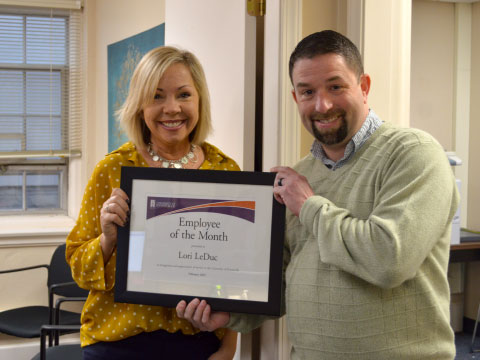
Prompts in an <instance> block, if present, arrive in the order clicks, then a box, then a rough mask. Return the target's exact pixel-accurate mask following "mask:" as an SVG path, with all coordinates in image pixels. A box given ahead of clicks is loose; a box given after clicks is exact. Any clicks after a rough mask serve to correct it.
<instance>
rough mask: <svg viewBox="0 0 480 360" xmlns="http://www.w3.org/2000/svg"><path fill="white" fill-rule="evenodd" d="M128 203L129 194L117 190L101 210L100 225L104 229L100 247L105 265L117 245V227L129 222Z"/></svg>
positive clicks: (113, 191) (114, 190)
mask: <svg viewBox="0 0 480 360" xmlns="http://www.w3.org/2000/svg"><path fill="white" fill-rule="evenodd" d="M128 202H129V200H128V196H127V194H125V192H124V191H123V190H122V189H120V188H115V189H113V190H112V194H111V195H110V197H109V198H108V199H107V200H106V201H105V202H104V203H103V206H102V209H101V210H100V225H101V227H102V235H101V237H100V245H101V247H102V252H103V262H104V263H107V262H108V260H110V257H111V256H112V253H113V250H114V249H115V246H116V245H117V226H125V224H126V223H127V221H128V216H129V214H130V208H129V206H128Z"/></svg>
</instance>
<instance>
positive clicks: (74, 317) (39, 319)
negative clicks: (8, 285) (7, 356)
mask: <svg viewBox="0 0 480 360" xmlns="http://www.w3.org/2000/svg"><path fill="white" fill-rule="evenodd" d="M40 268H45V269H47V272H48V276H47V285H48V306H25V307H20V308H14V309H10V310H6V311H2V312H0V332H1V333H4V334H8V335H12V336H17V337H22V338H35V337H40V336H41V327H42V325H53V324H54V322H55V319H54V318H55V313H54V310H55V307H54V305H53V300H54V296H55V295H57V296H61V297H63V298H75V299H79V298H80V300H82V301H84V300H85V299H86V297H87V295H88V291H87V290H84V289H81V288H79V287H78V285H77V284H76V283H75V282H74V281H73V279H72V275H71V271H70V267H69V266H68V264H67V262H66V260H65V244H62V245H60V246H59V247H58V248H57V249H56V250H55V252H54V253H53V255H52V259H51V261H50V265H35V266H28V267H24V268H18V269H10V270H3V271H0V274H7V273H12V272H19V271H26V270H33V269H40ZM59 300H60V299H59ZM58 314H59V315H58V317H56V318H57V319H61V322H60V324H61V325H78V324H80V314H79V313H76V312H72V311H67V310H60V309H58ZM76 331H78V330H76ZM71 332H73V330H68V329H67V330H65V331H61V333H62V334H64V333H71ZM52 339H53V338H52V337H51V336H50V337H49V344H50V345H52Z"/></svg>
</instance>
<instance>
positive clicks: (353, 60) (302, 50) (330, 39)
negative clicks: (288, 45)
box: [288, 30, 363, 83]
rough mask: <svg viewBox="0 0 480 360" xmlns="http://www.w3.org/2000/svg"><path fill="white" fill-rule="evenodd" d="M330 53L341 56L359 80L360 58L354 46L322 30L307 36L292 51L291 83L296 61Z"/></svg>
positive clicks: (331, 31)
mask: <svg viewBox="0 0 480 360" xmlns="http://www.w3.org/2000/svg"><path fill="white" fill-rule="evenodd" d="M331 53H333V54H337V55H340V56H342V57H343V58H344V59H345V62H346V63H347V65H348V67H349V68H350V69H351V70H353V71H354V72H355V74H356V75H357V77H358V78H360V76H361V75H362V74H363V64H362V56H361V55H360V52H359V51H358V49H357V47H356V46H355V44H354V43H352V42H351V41H350V40H349V39H348V38H347V37H345V36H343V35H342V34H340V33H338V32H336V31H333V30H324V31H320V32H317V33H314V34H311V35H308V36H307V37H306V38H304V39H303V40H302V41H300V42H299V43H298V45H297V46H296V47H295V50H293V52H292V55H291V56H290V62H289V69H288V71H289V75H290V80H291V81H292V83H293V79H292V72H293V66H294V65H295V63H296V62H297V61H298V60H300V59H312V58H314V57H315V56H318V55H324V54H331Z"/></svg>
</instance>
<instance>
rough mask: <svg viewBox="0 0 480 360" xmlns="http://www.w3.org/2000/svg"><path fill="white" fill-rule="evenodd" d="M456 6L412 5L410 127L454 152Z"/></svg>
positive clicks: (442, 4) (419, 2)
mask: <svg viewBox="0 0 480 360" xmlns="http://www.w3.org/2000/svg"><path fill="white" fill-rule="evenodd" d="M454 30H455V5H454V4H453V3H444V2H437V1H435V2H433V1H419V0H415V1H413V9H412V72H411V85H412V87H411V112H410V114H411V121H410V125H411V126H412V127H415V128H419V129H422V130H425V131H427V132H429V133H430V134H432V135H433V136H434V137H435V138H436V139H437V140H438V141H439V142H440V143H441V144H442V146H443V147H444V148H445V149H446V150H449V151H452V150H453V139H452V129H453V128H454V124H453V101H454V86H453V85H454V61H455V56H454V54H455V43H454V34H455V32H454Z"/></svg>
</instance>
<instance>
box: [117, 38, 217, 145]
mask: <svg viewBox="0 0 480 360" xmlns="http://www.w3.org/2000/svg"><path fill="white" fill-rule="evenodd" d="M179 63H180V64H183V65H185V66H186V67H187V68H188V69H189V70H190V74H191V75H192V79H193V83H194V85H195V89H196V90H197V92H198V96H199V109H198V110H199V111H198V112H199V118H198V123H197V125H196V126H195V128H194V129H193V131H192V132H191V133H190V135H189V140H190V142H192V143H194V144H198V145H201V144H202V143H203V142H204V141H205V139H206V137H207V136H208V134H209V133H210V131H211V128H212V124H211V116H210V97H209V94H208V87H207V80H206V79H205V73H204V72H203V68H202V65H201V64H200V62H199V61H198V59H197V57H196V56H195V55H193V54H192V53H191V52H189V51H185V50H180V49H178V48H175V47H172V46H163V47H158V48H155V49H153V50H150V51H149V52H148V53H146V54H145V55H144V56H143V58H142V59H141V60H140V62H139V63H138V65H137V67H136V68H135V71H134V72H133V75H132V79H131V80H130V88H129V90H128V95H127V98H126V99H125V102H124V103H123V105H122V106H121V108H120V109H119V110H118V111H117V112H116V115H117V118H118V119H119V121H120V124H121V126H122V128H123V130H124V131H125V132H126V133H127V136H128V138H129V139H130V140H131V141H132V142H133V143H134V144H135V145H136V146H137V147H141V148H145V147H146V145H147V144H148V143H149V142H150V130H149V129H148V127H147V126H146V125H145V120H144V118H143V109H144V107H145V106H146V105H149V104H151V103H153V100H154V97H155V92H156V90H157V87H158V83H159V82H160V79H161V77H162V76H163V74H164V73H165V71H166V70H167V69H168V68H169V67H170V66H171V65H173V64H179Z"/></svg>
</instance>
